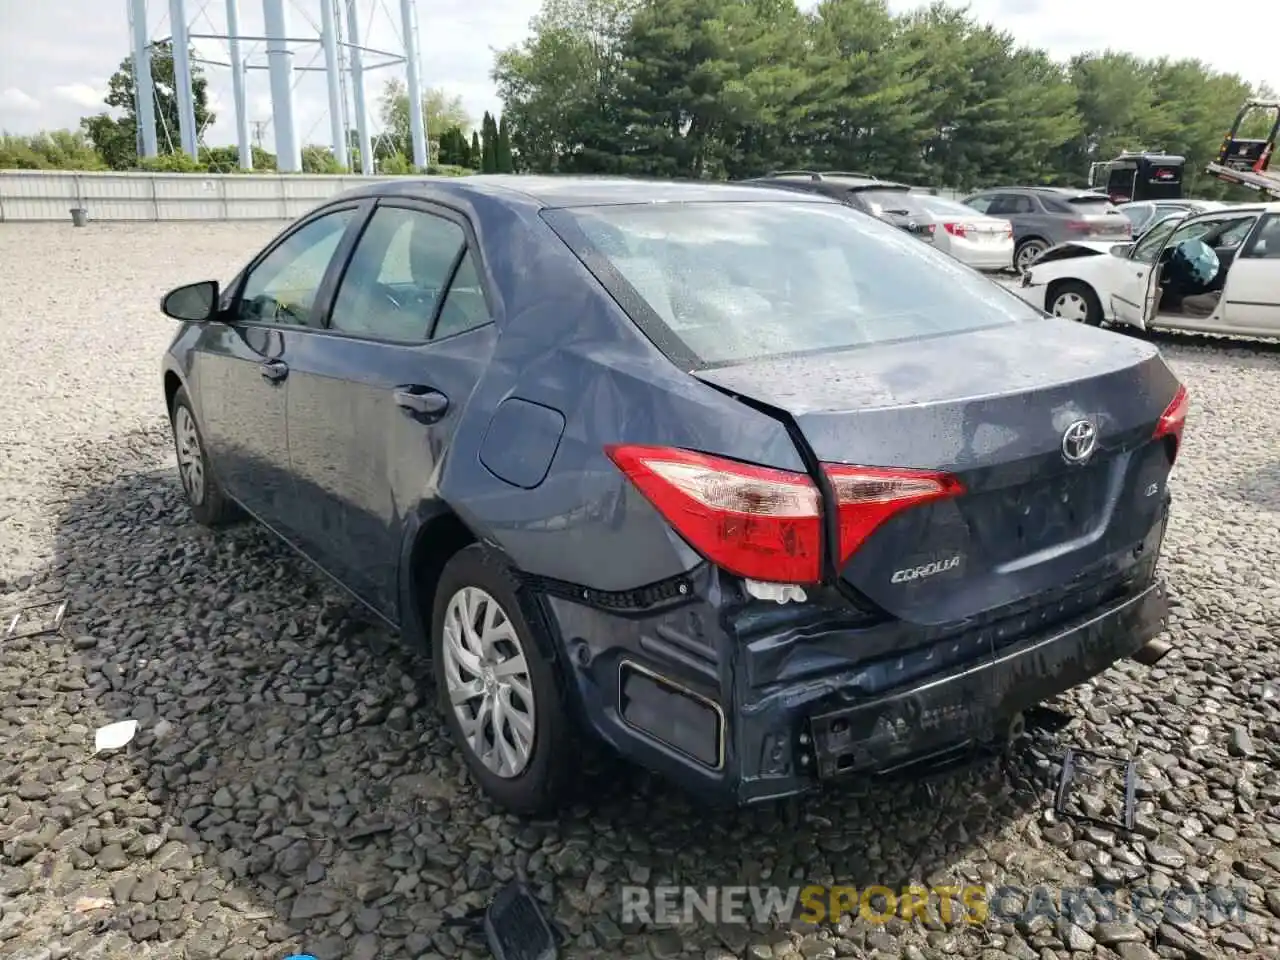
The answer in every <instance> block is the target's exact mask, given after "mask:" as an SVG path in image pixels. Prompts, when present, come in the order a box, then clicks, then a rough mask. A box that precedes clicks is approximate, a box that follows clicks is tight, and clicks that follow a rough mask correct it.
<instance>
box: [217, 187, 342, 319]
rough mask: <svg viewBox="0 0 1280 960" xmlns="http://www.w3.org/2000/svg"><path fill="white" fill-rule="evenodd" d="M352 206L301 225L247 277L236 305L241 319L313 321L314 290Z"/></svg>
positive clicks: (317, 288)
mask: <svg viewBox="0 0 1280 960" xmlns="http://www.w3.org/2000/svg"><path fill="white" fill-rule="evenodd" d="M354 215H355V210H353V209H350V210H339V211H337V212H335V213H330V214H326V215H325V216H322V217H318V218H317V219H315V220H312V221H310V222H309V223H307V224H304V225H303V226H302V227H299V228H298V229H297V230H295V231H294V232H293V233H291V234H290V235H289V236H288V237H286V238H285V239H284V241H283V242H282V243H280V244H279V245H278V246H277V247H276V248H275V249H274V250H272V251H271V252H270V253H269V254H267V255H266V257H264V258H263V259H262V260H261V261H260V262H259V263H257V264H256V265H255V266H254V267H253V269H252V270H250V271H249V276H248V277H247V278H246V280H245V284H244V289H243V291H242V292H241V294H240V304H239V307H238V308H237V310H236V320H237V321H239V322H242V323H272V324H281V325H284V326H316V325H318V320H317V318H316V317H314V316H313V307H314V306H315V300H316V294H317V293H319V292H320V284H321V283H322V282H323V281H324V275H325V272H326V271H327V270H328V269H329V261H330V260H332V259H333V254H334V251H335V250H337V249H338V243H339V242H340V241H341V240H342V235H343V233H344V232H345V231H346V229H347V224H348V223H350V222H351V218H352V217H353V216H354Z"/></svg>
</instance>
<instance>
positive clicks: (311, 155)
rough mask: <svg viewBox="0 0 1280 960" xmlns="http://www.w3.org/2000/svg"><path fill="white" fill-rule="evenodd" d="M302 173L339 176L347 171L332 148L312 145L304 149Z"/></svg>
mask: <svg viewBox="0 0 1280 960" xmlns="http://www.w3.org/2000/svg"><path fill="white" fill-rule="evenodd" d="M302 172H303V173H327V174H339V173H346V170H345V169H344V168H343V167H342V166H341V165H340V164H339V163H338V158H337V157H335V156H334V155H333V150H332V148H330V147H322V146H319V145H317V144H310V145H308V146H305V147H303V148H302Z"/></svg>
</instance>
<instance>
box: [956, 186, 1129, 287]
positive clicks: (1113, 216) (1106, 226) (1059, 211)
mask: <svg viewBox="0 0 1280 960" xmlns="http://www.w3.org/2000/svg"><path fill="white" fill-rule="evenodd" d="M964 203H965V204H967V205H968V206H970V207H973V209H975V210H977V211H978V212H979V213H984V214H986V215H988V216H992V217H1001V218H1002V219H1005V220H1008V221H1009V222H1010V223H1011V224H1013V242H1014V251H1013V265H1014V267H1016V268H1017V269H1018V271H1019V272H1022V271H1023V270H1025V269H1026V268H1027V267H1028V266H1029V265H1030V263H1031V261H1033V260H1035V258H1036V257H1038V256H1040V254H1042V253H1044V252H1045V251H1046V250H1048V249H1049V248H1050V247H1053V246H1056V245H1057V244H1059V243H1066V242H1067V241H1068V240H1099V241H1104V240H1112V241H1115V242H1120V241H1124V240H1131V239H1132V238H1133V227H1132V225H1131V224H1130V223H1129V218H1128V217H1126V216H1125V215H1124V214H1123V213H1121V212H1120V210H1119V208H1118V207H1116V205H1115V204H1113V203H1112V202H1111V201H1110V200H1109V199H1108V198H1107V197H1104V196H1102V195H1100V194H1097V193H1093V192H1091V191H1089V190H1075V189H1070V188H1065V187H993V188H992V189H990V190H982V191H980V192H978V193H975V194H973V195H972V196H970V197H966V198H965V200H964Z"/></svg>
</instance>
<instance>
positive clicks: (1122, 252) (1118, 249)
mask: <svg viewBox="0 0 1280 960" xmlns="http://www.w3.org/2000/svg"><path fill="white" fill-rule="evenodd" d="M1132 248H1133V244H1131V243H1117V244H1116V245H1115V246H1114V247H1112V248H1111V255H1112V256H1113V257H1127V256H1128V255H1129V251H1130V250H1131V249H1132Z"/></svg>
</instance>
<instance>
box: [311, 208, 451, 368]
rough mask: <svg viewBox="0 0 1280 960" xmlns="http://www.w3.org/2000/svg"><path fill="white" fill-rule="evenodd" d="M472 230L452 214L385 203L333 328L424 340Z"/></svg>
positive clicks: (354, 261)
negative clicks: (450, 217)
mask: <svg viewBox="0 0 1280 960" xmlns="http://www.w3.org/2000/svg"><path fill="white" fill-rule="evenodd" d="M465 246H466V235H465V234H464V233H463V230H462V228H461V227H460V226H458V225H457V224H456V223H454V222H453V221H452V220H446V219H444V218H443V217H438V216H435V215H434V214H430V213H425V212H423V211H421V210H412V209H408V208H405V207H379V208H378V209H377V210H376V211H375V212H374V214H373V217H372V218H371V219H370V220H369V224H368V226H367V227H365V230H364V233H362V234H361V235H360V240H359V242H358V243H357V244H356V249H355V253H354V254H352V257H351V263H350V264H349V265H348V267H347V270H346V273H345V274H343V277H342V283H341V285H340V286H339V287H338V295H337V297H336V298H335V299H334V303H333V312H332V314H331V315H330V317H329V328H330V329H332V330H338V331H341V332H343V333H350V334H354V335H356V336H361V337H369V338H372V339H375V340H394V341H399V342H421V341H423V340H425V339H427V335H428V333H429V332H430V327H431V318H432V317H433V316H435V311H436V305H437V303H438V302H439V301H440V298H441V297H442V296H443V294H444V288H445V285H446V284H448V282H449V276H450V275H451V274H452V272H453V269H454V265H455V264H457V262H458V258H459V257H460V256H461V255H462V252H463V249H464V247H465Z"/></svg>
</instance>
